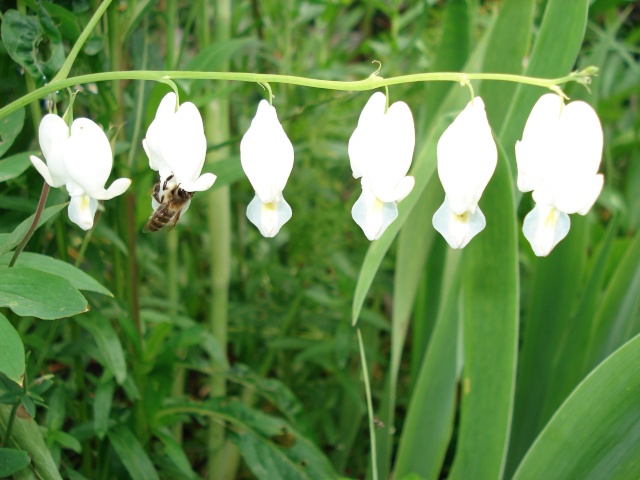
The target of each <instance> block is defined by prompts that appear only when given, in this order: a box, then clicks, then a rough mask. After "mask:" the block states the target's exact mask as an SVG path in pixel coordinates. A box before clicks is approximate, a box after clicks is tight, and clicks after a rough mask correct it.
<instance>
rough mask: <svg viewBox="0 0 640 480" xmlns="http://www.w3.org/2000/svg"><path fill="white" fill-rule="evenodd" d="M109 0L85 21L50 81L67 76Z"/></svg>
mask: <svg viewBox="0 0 640 480" xmlns="http://www.w3.org/2000/svg"><path fill="white" fill-rule="evenodd" d="M111 2H112V0H103V2H102V3H101V4H100V6H99V7H98V9H97V10H96V12H95V13H94V14H93V17H91V20H89V23H87V26H86V27H84V30H83V31H82V33H81V34H80V36H79V37H78V40H77V41H76V43H75V45H74V46H73V48H72V49H71V51H70V52H69V55H68V56H67V58H66V59H65V61H64V63H63V64H62V67H60V70H58V73H57V74H56V76H55V77H53V80H51V83H54V82H56V81H58V80H63V79H65V78H67V76H68V75H69V71H71V67H72V66H73V62H75V60H76V57H77V56H78V53H80V50H81V49H82V47H83V46H84V44H85V42H86V41H87V39H88V38H89V35H91V32H93V29H94V28H95V27H96V25H97V24H98V22H99V21H100V18H102V15H104V12H105V11H106V10H107V8H108V7H109V5H110V4H111Z"/></svg>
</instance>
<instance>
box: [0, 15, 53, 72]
mask: <svg viewBox="0 0 640 480" xmlns="http://www.w3.org/2000/svg"><path fill="white" fill-rule="evenodd" d="M1 33H2V42H3V43H4V45H5V47H6V49H7V52H8V53H9V56H10V57H11V58H12V59H13V60H14V61H15V62H17V63H19V64H20V65H22V66H23V67H24V69H25V70H26V71H27V72H28V73H29V75H31V76H32V77H33V78H35V79H36V80H37V81H46V80H48V79H50V78H52V77H53V76H54V75H55V73H56V72H57V71H58V69H59V68H60V67H61V66H62V64H63V63H64V58H65V57H64V45H63V44H62V38H61V36H60V33H59V32H58V31H57V29H56V27H55V24H54V22H53V20H52V19H51V17H50V16H49V14H48V13H47V11H46V10H45V9H44V8H43V7H42V6H40V7H39V8H38V17H36V16H34V15H25V14H23V13H20V12H18V11H17V10H7V11H6V12H4V15H3V18H2V32H1ZM47 40H48V43H49V44H50V46H51V48H50V52H51V55H50V57H49V58H48V59H46V60H45V59H44V58H43V57H42V51H43V48H41V45H40V44H41V43H42V42H45V41H47Z"/></svg>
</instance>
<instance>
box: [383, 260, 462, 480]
mask: <svg viewBox="0 0 640 480" xmlns="http://www.w3.org/2000/svg"><path fill="white" fill-rule="evenodd" d="M446 257H447V258H446V260H445V269H444V274H443V280H442V282H443V287H442V298H441V301H440V310H439V312H438V318H437V321H436V326H435V328H434V331H433V334H432V336H431V340H430V342H429V347H428V349H427V352H426V354H425V355H424V357H423V358H424V360H423V362H422V366H421V368H420V372H419V374H418V379H417V381H416V385H415V387H414V389H413V393H412V395H411V401H410V403H409V409H408V411H407V416H406V418H405V421H404V426H403V428H402V436H401V437H400V445H399V446H398V453H397V458H396V465H395V474H394V478H405V477H406V476H407V475H409V474H411V473H414V474H419V475H420V478H424V479H426V480H437V479H438V478H439V476H440V469H441V467H442V463H443V461H444V458H445V454H446V451H447V447H448V445H449V441H450V439H451V434H452V432H453V423H454V416H455V411H456V395H457V386H458V373H459V365H458V364H459V363H460V362H459V358H460V357H461V356H462V352H461V351H460V349H461V348H460V347H461V342H460V338H461V334H462V331H461V330H462V329H461V327H462V325H461V322H460V320H459V318H460V312H459V306H458V304H459V302H458V298H459V293H460V274H459V271H460V268H459V265H460V260H461V258H462V254H461V252H459V251H457V250H452V249H448V250H447V252H446Z"/></svg>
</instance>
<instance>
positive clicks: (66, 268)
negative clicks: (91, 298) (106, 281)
mask: <svg viewBox="0 0 640 480" xmlns="http://www.w3.org/2000/svg"><path fill="white" fill-rule="evenodd" d="M12 256H13V254H6V255H4V256H2V257H0V265H8V264H9V261H11V257H12ZM16 266H17V267H28V268H33V269H34V270H40V271H41V272H47V273H51V274H53V275H58V276H59V277H64V278H66V279H67V280H69V281H70V282H71V284H72V285H73V286H74V287H76V288H77V289H78V290H86V291H89V292H96V293H101V294H103V295H108V296H110V297H113V294H112V293H111V292H110V291H109V290H107V289H106V288H105V287H103V286H102V285H100V284H99V283H98V282H97V281H96V280H94V279H93V278H92V277H90V276H89V275H87V274H86V273H84V272H83V271H82V270H80V269H79V268H77V267H74V266H73V265H71V264H69V263H67V262H63V261H62V260H57V259H55V258H51V257H49V256H47V255H40V254H39V253H29V252H23V253H21V254H20V257H19V258H18V261H17V262H16Z"/></svg>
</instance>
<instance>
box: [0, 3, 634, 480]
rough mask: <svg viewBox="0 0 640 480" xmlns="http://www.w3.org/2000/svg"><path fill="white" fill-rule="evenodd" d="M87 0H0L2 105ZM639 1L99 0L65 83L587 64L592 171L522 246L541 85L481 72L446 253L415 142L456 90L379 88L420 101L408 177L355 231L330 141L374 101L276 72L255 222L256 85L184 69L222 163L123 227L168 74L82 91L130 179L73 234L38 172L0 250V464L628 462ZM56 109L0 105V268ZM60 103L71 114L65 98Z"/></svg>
mask: <svg viewBox="0 0 640 480" xmlns="http://www.w3.org/2000/svg"><path fill="white" fill-rule="evenodd" d="M99 5H100V2H97V1H88V0H74V1H73V2H71V1H60V2H44V1H43V2H35V1H33V0H20V1H18V2H17V5H9V4H8V3H7V2H3V3H2V6H1V7H0V10H1V11H2V48H1V49H0V69H1V75H0V79H1V80H0V92H1V93H2V98H3V99H4V102H3V103H4V104H5V105H6V104H8V103H9V102H11V101H13V100H16V99H18V98H20V97H22V96H23V95H25V94H26V93H27V92H30V91H34V90H35V89H36V88H38V87H40V86H42V85H44V84H45V83H47V82H49V81H51V79H52V78H53V77H54V76H55V75H56V73H57V72H58V70H59V69H60V68H61V67H62V66H63V62H64V60H65V57H66V55H67V54H68V52H69V51H70V49H71V47H72V46H73V45H74V43H75V42H76V41H77V40H78V38H79V36H80V34H81V32H82V31H83V29H84V28H85V26H86V25H87V24H88V23H89V20H90V18H91V17H92V15H93V14H94V12H95V11H96V9H97V8H98V7H99ZM639 18H640V9H639V8H638V6H637V5H636V4H635V2H629V1H623V0H595V1H593V0H592V1H587V0H548V1H534V0H503V1H497V0H496V1H480V0H448V1H436V0H424V1H416V2H406V1H401V0H394V1H369V2H355V1H353V2H352V1H320V0H314V1H299V2H293V1H290V0H268V1H267V0H265V1H258V0H254V1H252V2H248V1H247V2H233V3H231V2H230V1H225V0H217V1H215V2H209V1H205V0H200V1H196V2H177V1H176V0H165V1H163V2H152V1H149V0H138V1H125V2H123V1H120V2H117V3H114V4H113V5H111V6H110V7H109V8H108V9H107V11H106V14H105V15H104V16H103V17H101V19H100V21H99V22H98V23H97V25H96V26H95V28H94V29H93V30H92V31H91V34H90V35H89V37H88V39H87V40H86V42H85V43H84V46H83V48H82V50H81V52H80V53H79V55H78V57H77V59H76V60H75V62H73V68H72V70H71V74H70V76H76V75H82V74H87V73H95V72H106V71H111V70H202V71H241V72H254V73H275V74H285V75H300V76H304V77H311V78H318V79H339V80H358V79H363V78H366V77H368V76H369V75H370V74H371V73H372V72H374V71H375V70H376V68H377V67H376V65H372V64H371V61H372V60H378V61H379V62H380V63H381V65H382V70H381V72H380V75H381V76H383V77H391V76H396V75H403V74H409V73H420V72H428V71H466V72H480V71H485V72H506V73H521V74H526V75H530V76H536V77H544V78H555V77H561V76H564V75H567V74H568V73H569V72H570V71H572V70H576V69H582V68H585V67H587V66H589V65H594V66H596V67H598V68H599V69H600V75H599V76H597V77H594V79H593V83H592V84H591V86H590V92H588V91H587V90H586V89H585V88H584V87H583V86H581V85H577V84H569V85H568V86H567V88H565V89H564V90H565V92H566V93H567V94H568V95H569V96H570V97H571V98H572V99H584V100H585V101H587V102H588V103H590V104H591V105H592V106H594V108H596V110H597V111H598V113H599V115H600V118H601V121H602V123H603V128H604V132H605V151H604V157H603V163H602V167H601V171H602V172H604V174H605V178H606V181H605V190H604V191H603V193H602V195H601V197H600V199H599V201H598V203H597V205H596V208H594V209H593V210H592V212H591V213H590V214H589V215H588V216H586V217H584V218H583V217H580V218H577V217H575V216H574V218H572V222H573V225H572V229H571V232H570V234H569V236H568V237H567V238H566V239H565V240H564V241H563V242H562V243H561V244H560V245H559V246H558V247H557V248H556V249H555V250H554V252H553V253H552V254H551V255H550V256H549V258H546V259H545V258H543V259H539V258H536V257H535V256H534V255H533V253H532V252H531V250H530V247H529V245H528V243H527V242H526V241H525V240H524V238H523V237H522V234H521V233H519V232H520V230H521V225H522V218H523V216H524V215H525V214H526V212H528V211H529V210H530V209H531V204H532V201H531V197H530V195H528V194H527V195H524V196H522V195H520V194H519V193H518V192H516V190H515V188H514V183H513V180H514V178H515V177H514V175H515V159H514V155H513V145H514V143H515V141H516V140H518V139H519V138H521V134H522V128H523V126H524V122H525V121H526V118H527V116H528V114H529V112H530V110H531V107H532V106H533V104H534V103H535V101H536V100H537V98H538V97H539V96H540V95H541V94H543V93H545V92H544V90H543V89H541V88H537V87H531V86H526V85H517V84H509V83H503V82H487V81H485V82H482V83H480V82H474V87H475V90H476V92H477V93H479V94H480V95H481V96H482V97H483V99H484V101H485V104H486V105H487V112H488V116H489V121H490V123H491V125H492V128H493V131H494V136H495V138H496V140H497V141H498V143H499V149H500V151H501V153H500V160H499V166H498V170H497V172H496V174H495V176H494V178H493V179H492V181H491V183H490V184H489V187H488V189H487V191H486V193H485V195H484V196H483V199H482V201H481V202H480V203H481V207H482V209H483V211H484V212H485V215H486V216H487V219H488V226H487V230H486V231H485V232H483V233H481V234H480V235H479V236H478V238H477V239H474V241H473V242H472V243H471V244H470V245H469V246H468V247H467V248H466V249H465V250H464V251H462V252H460V251H453V250H451V249H449V248H448V247H447V246H446V243H445V242H444V240H443V239H442V238H440V236H439V235H437V234H436V232H435V231H434V230H433V228H432V227H431V217H432V215H433V213H434V212H435V210H436V209H437V207H438V206H439V204H440V203H441V202H442V198H443V191H442V189H441V187H440V184H439V181H438V179H437V178H436V176H435V175H434V172H435V145H436V142H437V140H438V138H439V136H440V134H441V133H442V131H444V129H445V128H446V127H447V126H448V125H449V124H450V122H451V121H452V120H453V118H454V117H455V115H456V114H457V113H458V112H459V111H460V110H461V109H462V108H463V107H464V105H465V104H466V102H467V101H468V91H467V89H466V88H461V87H460V86H458V85H455V84H452V83H445V82H434V83H426V84H425V83H416V84H405V85H397V86H393V87H391V88H390V91H389V93H390V98H391V101H397V100H403V101H405V102H407V103H408V104H409V106H410V107H411V109H412V111H413V114H414V117H415V119H416V138H417V145H416V153H415V157H414V168H413V170H412V172H411V173H412V174H413V175H415V177H416V188H415V189H414V192H412V194H411V195H410V196H409V197H408V198H407V199H406V200H405V201H404V202H403V203H401V204H400V217H399V219H398V221H397V222H396V223H394V224H393V225H392V227H390V228H389V231H387V232H386V233H385V235H384V236H383V238H382V239H380V240H378V241H376V242H374V243H372V244H370V243H369V242H368V241H367V240H366V238H365V237H364V235H363V234H362V232H361V231H360V229H359V228H358V226H357V225H356V224H355V223H354V222H353V221H352V220H351V215H350V209H351V206H352V205H353V203H354V202H355V200H356V198H357V197H358V195H359V193H360V186H359V183H358V182H357V181H356V180H354V179H353V178H352V176H351V169H350V166H349V162H348V157H347V142H348V138H349V136H350V135H351V133H352V132H353V129H354V128H355V126H356V123H357V120H358V116H359V114H360V111H361V109H362V107H363V106H364V104H365V102H366V101H367V99H368V98H369V96H370V92H362V93H350V92H343V91H332V90H322V89H312V88H305V87H298V86H292V85H279V84H272V85H271V87H272V89H273V92H274V95H275V98H274V105H275V106H276V107H277V109H278V114H279V117H280V120H281V122H282V124H283V126H284V129H285V131H286V132H287V134H288V136H289V138H290V139H291V141H292V142H293V145H294V147H295V155H296V160H295V165H294V169H293V173H292V175H291V178H290V179H289V182H288V184H287V188H286V191H285V195H286V198H287V200H288V201H289V203H290V205H291V207H292V209H293V218H292V220H291V221H290V222H289V223H287V224H286V225H285V227H283V229H282V231H281V232H280V233H279V234H278V236H277V237H276V238H274V239H265V238H262V236H261V235H260V234H259V232H258V231H257V229H255V228H254V227H253V226H252V225H251V224H250V223H249V222H248V220H247V219H246V216H245V209H246V205H247V204H248V202H249V201H250V200H251V198H252V197H253V191H252V189H251V186H250V184H249V182H248V181H247V180H246V178H245V177H244V175H243V172H242V169H241V166H240V162H239V153H238V152H239V150H238V145H239V140H240V138H241V136H242V135H243V133H244V132H245V131H246V130H247V128H248V125H249V122H250V120H251V118H252V117H253V115H254V114H255V110H256V108H257V104H258V102H259V101H260V99H262V98H264V97H265V95H266V94H265V92H264V91H263V89H262V88H261V87H260V86H258V85H256V84H252V83H240V82H211V81H202V80H180V81H177V82H176V83H177V84H178V87H179V89H180V93H181V95H180V96H181V101H182V102H184V101H191V102H194V103H195V104H196V105H197V106H198V107H200V108H201V110H202V112H203V116H204V118H205V130H206V131H207V133H208V135H207V137H208V141H209V156H208V161H207V164H206V166H205V169H204V170H205V171H211V172H214V173H216V174H217V175H218V180H217V182H216V183H215V185H214V187H213V189H214V191H213V192H212V193H206V194H200V193H198V194H196V195H195V197H194V199H193V202H192V205H191V208H190V210H189V212H188V214H186V216H185V217H184V218H183V219H182V220H181V222H180V224H179V225H178V227H176V228H175V229H174V230H173V231H171V232H170V233H160V234H155V235H143V234H142V233H141V230H142V226H143V225H144V223H145V222H146V220H147V219H148V217H149V215H150V213H151V206H150V195H151V191H152V186H153V183H154V182H155V181H156V178H155V177H154V175H155V172H152V171H151V170H150V169H149V168H148V160H147V158H146V156H145V154H144V151H143V150H142V148H141V139H142V138H143V137H144V133H145V132H146V128H147V127H148V125H149V123H150V122H151V120H152V119H153V116H154V115H155V111H156V108H157V105H158V103H159V101H160V99H161V98H162V96H163V95H164V94H165V93H166V92H167V91H168V90H169V88H168V87H167V86H166V85H162V84H154V83H151V82H146V83H145V82H139V81H136V82H134V81H113V82H101V83H96V84H84V85H79V86H78V87H77V88H76V90H78V93H77V94H76V98H75V103H74V116H75V117H80V116H88V117H90V118H92V119H93V120H95V121H96V122H98V123H100V124H101V125H102V126H103V127H104V128H105V130H106V131H107V135H108V136H109V138H110V139H111V141H112V146H113V149H114V151H115V163H114V165H115V171H114V178H116V177H115V175H116V174H117V176H127V177H129V178H132V179H133V186H132V187H131V188H130V189H129V191H128V192H127V193H126V194H125V195H123V196H122V197H119V198H117V199H115V200H111V201H110V202H108V203H106V204H105V208H104V211H101V213H100V216H99V218H98V220H97V222H96V226H95V227H94V229H93V230H91V231H89V232H88V233H85V232H83V231H81V230H79V229H78V228H76V227H75V225H73V224H71V223H70V222H69V220H68V218H67V216H66V214H64V212H63V213H58V212H59V211H60V210H61V208H64V205H63V204H64V202H66V201H67V200H68V196H67V194H66V192H63V191H62V190H55V189H54V190H52V191H51V192H50V194H49V198H48V201H47V206H48V207H49V208H48V209H47V210H45V212H44V214H43V221H42V222H41V223H42V226H41V227H40V228H39V230H38V231H37V232H36V234H35V235H34V237H33V238H32V239H31V241H30V242H29V243H28V245H27V247H26V251H25V253H23V254H22V255H21V256H20V258H19V260H18V262H17V263H16V267H15V268H14V269H13V270H14V272H13V273H12V272H11V271H10V270H9V269H8V268H5V267H1V268H2V269H1V270H0V303H1V304H2V305H3V306H4V307H6V308H4V309H3V314H4V315H3V316H2V315H0V345H1V346H2V347H3V351H0V374H1V375H0V380H1V381H0V404H1V405H0V434H1V436H0V438H1V441H2V448H0V475H4V476H10V475H13V476H14V478H19V479H21V478H48V479H50V478H60V476H62V477H64V478H70V479H73V480H75V479H82V478H88V479H110V478H118V479H123V478H135V479H140V478H149V479H153V478H202V477H205V476H206V477H208V478H211V479H225V478H260V479H279V478H283V479H285V478H286V479H297V478H311V479H316V478H317V479H326V478H338V477H348V478H371V477H374V478H389V477H390V476H391V475H392V474H393V475H395V477H394V478H397V479H418V478H420V479H438V478H445V477H447V478H463V479H469V478H477V479H493V478H502V477H505V478H512V477H514V475H515V477H514V478H518V479H522V478H547V479H550V478H607V479H612V478H638V476H640V466H639V465H638V463H637V461H635V460H634V459H637V458H638V455H640V440H639V439H640V437H639V436H638V433H637V432H638V431H639V430H638V429H639V428H640V425H639V424H638V422H639V420H638V419H639V418H640V405H639V404H638V402H637V401H635V399H637V395H638V394H639V393H640V372H639V371H638V369H639V367H638V366H639V365H640V362H639V360H640V358H639V357H640V345H639V344H638V339H634V337H635V335H636V334H637V333H638V331H639V328H640V325H639V323H638V322H639V320H640V315H639V311H640V295H638V292H639V291H640V235H639V234H638V225H639V224H640V214H639V213H638V212H640V203H639V202H640V200H639V199H640V196H639V195H638V192H640V158H639V157H640V151H639V145H640V143H639V141H638V139H639V130H640V120H639V117H638V111H637V110H638V94H639V93H640V61H639V58H640V50H639V49H638V39H639V37H640V26H639V25H640V24H639V22H638V19H639ZM46 100H48V99H42V102H40V103H38V102H33V103H31V104H30V105H29V106H28V107H26V108H25V109H21V110H18V111H16V112H15V113H12V114H10V115H8V116H5V117H4V118H2V119H0V120H1V122H0V134H1V137H2V138H1V140H2V141H1V142H0V155H2V160H0V181H1V182H2V189H1V191H0V208H2V213H1V215H2V217H1V218H2V224H1V225H0V229H1V231H2V232H3V233H2V234H0V244H2V245H0V253H2V254H3V256H2V257H0V262H2V265H8V263H9V261H10V259H11V257H12V255H13V254H12V252H11V251H12V250H13V249H14V248H15V246H16V245H17V244H18V242H19V241H20V239H21V238H22V237H23V236H24V233H25V232H26V229H27V228H28V226H29V225H30V223H31V221H27V220H26V219H27V217H29V215H32V214H33V212H34V211H35V210H36V205H37V203H38V197H39V192H40V185H41V182H42V180H41V177H40V176H39V175H38V173H37V172H36V171H35V169H33V168H30V162H29V159H28V155H29V153H33V152H37V150H38V142H37V131H38V125H39V122H40V119H41V118H42V116H43V114H45V113H46V112H47V111H48V104H47V103H46ZM55 102H56V103H57V104H58V109H59V111H60V112H62V111H64V109H65V108H66V107H67V105H68V102H69V92H68V91H64V90H63V91H59V92H57V95H56V96H55ZM23 222H24V223H23ZM396 237H398V240H397V241H396V242H394V239H395V238H396ZM72 266H75V267H77V269H76V268H73V267H72ZM16 272H17V273H16ZM83 272H84V273H83ZM79 290H81V291H82V294H80V292H79ZM16 294H17V295H18V297H16ZM83 297H84V298H83ZM85 299H86V301H85ZM87 302H88V305H89V306H90V310H89V311H86V312H84V311H85V310H86V305H87ZM25 304H28V305H27V307H28V308H27V307H24V305H25ZM16 305H17V307H16ZM34 305H35V307H34ZM36 307H37V308H36ZM81 312H84V313H81ZM66 317H71V318H66ZM356 321H357V322H358V328H360V329H361V332H362V337H363V341H364V346H365V352H366V357H367V365H365V366H363V365H362V364H361V361H360V356H359V353H358V342H357V337H356V329H354V328H353V327H352V323H355V322H356ZM16 332H17V334H16ZM23 345H24V347H23ZM24 352H26V360H25V356H24ZM614 352H615V353H614ZM612 354H613V355H612ZM610 355H611V356H610ZM605 358H606V359H607V360H606V361H604V362H603V360H604V359H605ZM25 365H26V370H25ZM596 367H597V369H596V370H594V371H593V372H592V370H593V369H594V368H596ZM363 368H366V370H367V372H368V374H369V378H370V382H371V389H372V396H373V405H374V412H373V413H374V414H375V422H374V423H375V427H374V428H375V429H376V432H375V433H376V437H377V441H376V448H375V451H376V454H377V455H376V457H375V462H374V463H373V467H372V462H371V459H372V451H371V444H370V439H371V432H370V431H369V426H368V423H367V403H366V399H365V388H364V384H363V381H362V373H363V370H362V369H363ZM589 372H592V373H591V374H590V375H589V377H588V378H587V380H586V381H584V383H581V384H580V386H579V387H578V388H577V389H576V386H577V385H578V384H579V383H580V382H581V381H582V380H583V379H584V378H585V377H586V376H587V374H589ZM23 373H24V377H23ZM572 392H573V394H572V395H571V397H570V398H569V399H568V400H567V403H565V404H564V405H563V402H564V401H565V400H566V399H567V398H568V397H569V395H570V394H571V393H572ZM561 405H562V407H561ZM559 408H561V411H560V412H558V409H559ZM555 412H558V414H557V415H555V416H554V413H555ZM552 417H553V419H552ZM33 419H35V420H33ZM550 419H551V421H550ZM545 426H546V427H545ZM543 429H544V431H543ZM541 432H542V433H541ZM536 438H537V441H536V442H535V444H534V440H536ZM558 439H561V440H558ZM25 452H27V453H28V454H26V453H25ZM516 469H517V473H516ZM589 475H591V476H589Z"/></svg>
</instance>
